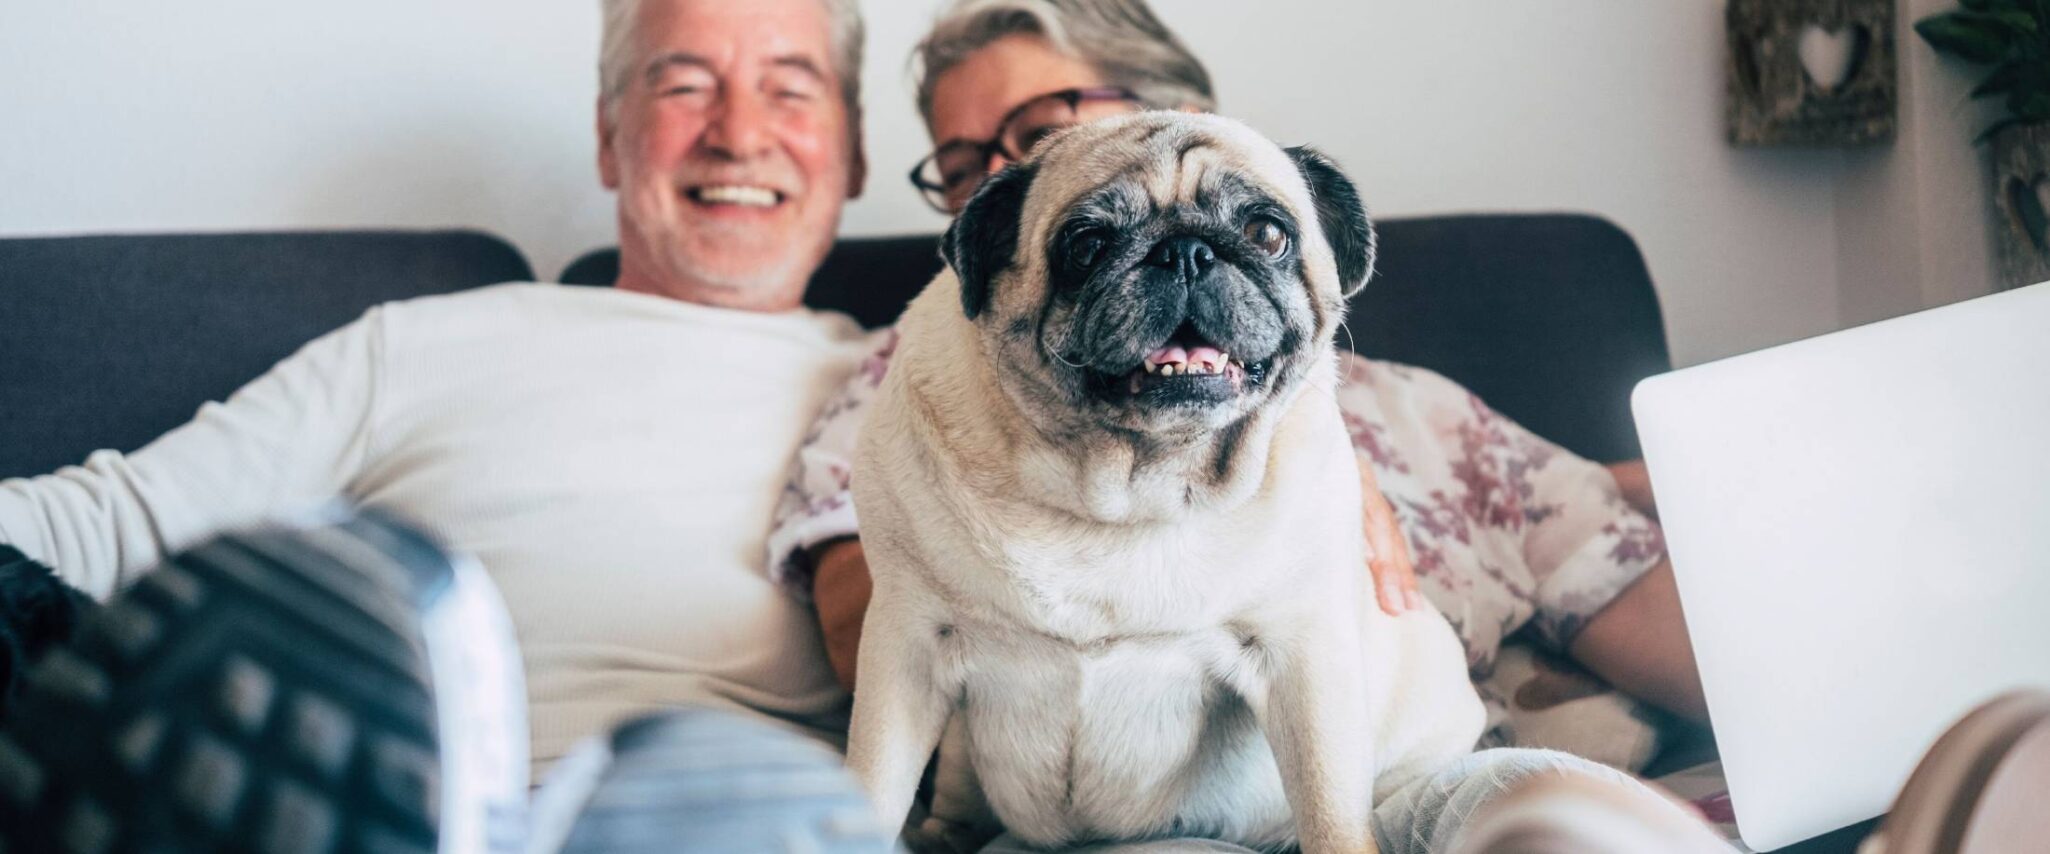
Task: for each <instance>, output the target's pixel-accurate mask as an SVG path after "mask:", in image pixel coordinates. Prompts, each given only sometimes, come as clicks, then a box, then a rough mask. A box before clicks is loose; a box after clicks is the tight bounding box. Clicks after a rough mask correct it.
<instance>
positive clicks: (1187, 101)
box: [771, 0, 1703, 817]
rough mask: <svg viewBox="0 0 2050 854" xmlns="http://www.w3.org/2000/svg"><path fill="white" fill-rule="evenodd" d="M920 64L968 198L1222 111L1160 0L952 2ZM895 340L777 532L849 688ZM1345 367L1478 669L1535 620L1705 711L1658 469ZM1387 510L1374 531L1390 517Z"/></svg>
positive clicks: (1617, 674) (931, 174)
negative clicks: (1049, 144) (1162, 122)
mask: <svg viewBox="0 0 2050 854" xmlns="http://www.w3.org/2000/svg"><path fill="white" fill-rule="evenodd" d="M916 60H917V67H918V77H919V80H918V87H917V92H918V94H917V97H918V106H919V110H920V112H921V114H922V115H923V117H924V118H925V121H926V126H927V129H928V131H929V133H930V135H931V137H932V139H933V141H934V143H935V147H934V150H933V151H932V152H931V153H930V154H928V155H926V156H925V157H924V158H923V159H922V160H920V161H919V163H918V165H917V166H916V167H915V168H914V169H913V171H912V174H911V180H912V183H913V184H914V185H915V186H916V187H917V188H918V189H919V190H920V191H921V192H922V193H924V195H925V197H926V199H927V200H928V201H929V202H930V203H931V204H932V205H933V206H934V207H935V208H937V209H939V210H941V211H943V212H948V213H952V212H954V211H957V210H958V209H959V208H960V207H961V206H962V205H963V204H965V203H966V201H967V199H968V198H969V196H970V195H972V194H973V192H974V190H975V187H976V186H977V185H978V184H979V183H980V182H981V180H982V179H983V178H984V177H986V176H987V175H989V174H991V173H992V172H994V171H995V170H997V169H999V168H1001V167H1002V166H1003V165H1004V164H1006V163H1009V162H1012V161H1014V160H1017V159H1019V158H1021V157H1022V156H1023V155H1024V153H1025V152H1026V151H1028V150H1030V148H1031V147H1032V145H1033V143H1034V142H1036V141H1037V140H1039V139H1041V138H1043V137H1045V136H1046V135H1047V134H1049V133H1052V132H1054V131H1056V130H1059V129H1061V128H1063V127H1067V126H1070V125H1073V124H1076V123H1079V122H1086V121H1089V120H1091V119H1095V118H1099V117H1103V116H1109V115H1114V114H1118V113H1123V112H1130V111H1134V110H1141V109H1149V108H1152V109H1162V108H1170V109H1188V110H1210V109H1212V108H1213V107H1214V106H1215V99H1214V97H1213V95H1212V92H1211V86H1210V79H1209V76H1208V74H1207V72H1205V70H1204V68H1203V66H1202V64H1201V63H1200V62H1199V61H1197V60H1196V58H1195V57H1194V56H1193V55H1192V54H1191V53H1190V52H1189V51H1188V49H1187V48H1186V47H1184V46H1183V45H1182V44H1181V42H1180V41H1179V40H1178V39H1177V38H1176V37H1175V36H1174V35H1173V33H1171V32H1170V31H1168V29H1167V28H1166V27H1165V26H1163V25H1162V24H1161V23H1160V21H1159V20H1158V19H1157V18H1155V17H1154V15H1153V14H1152V12H1151V11H1150V10H1149V9H1148V8H1147V7H1146V6H1145V5H1144V3H1143V2H1140V0H964V2H959V3H956V4H955V5H953V6H951V7H949V8H948V9H947V10H945V11H944V12H942V13H941V15H940V18H939V20H938V21H937V23H936V24H935V25H934V27H933V29H932V32H931V33H930V34H929V35H928V36H927V37H926V39H925V40H924V41H923V42H922V43H921V44H920V45H919V47H918V52H917V56H916ZM892 343H894V342H892ZM890 352H891V346H890V345H889V344H886V345H885V346H884V347H883V348H882V349H881V350H880V351H879V352H878V353H876V354H875V355H874V356H873V357H872V358H871V359H870V360H869V363H868V365H867V366H866V367H865V369H864V370H862V371H859V372H857V376H856V378H855V379H854V381H853V382H852V383H851V384H850V386H849V387H848V388H847V389H845V390H844V391H843V393H842V394H841V396H840V397H839V399H838V400H836V401H835V402H833V403H831V404H830V405H829V406H828V407H827V409H826V411H825V414H824V415H823V416H822V417H821V418H820V420H819V421H818V423H816V424H815V425H814V428H813V430H812V433H811V435H812V439H811V441H809V442H808V444H807V445H806V447H805V448H804V449H803V450H802V451H800V455H799V462H798V466H797V468H796V470H795V473H794V475H793V480H792V483H791V484H790V486H789V488H788V489H786V491H785V501H784V502H783V505H782V507H781V508H780V512H779V514H778V519H777V525H776V531H775V532H774V534H772V537H771V548H772V555H771V557H772V566H774V567H776V568H778V569H779V570H781V571H783V572H785V573H786V579H787V580H789V581H791V582H792V583H793V584H794V585H795V586H798V587H800V588H801V587H803V586H804V584H805V583H806V581H807V579H808V580H809V583H810V585H811V592H812V594H813V598H814V601H815V602H816V604H817V608H818V613H819V616H820V620H821V624H822V627H823V628H824V630H825V633H826V636H827V646H828V652H829V654H830V656H831V657H832V659H833V665H834V668H835V670H836V671H837V672H838V673H839V674H840V676H841V678H842V680H843V681H845V682H846V683H847V684H848V685H849V687H852V685H853V682H854V679H855V675H856V674H855V673H854V670H853V664H854V660H855V649H856V646H857V643H858V640H859V634H860V628H861V618H862V615H863V612H864V610H865V609H866V606H867V602H868V595H869V581H868V575H867V566H866V563H865V561H864V559H863V557H862V552H861V546H860V543H859V541H858V539H857V538H856V536H855V535H856V527H855V515H854V508H853V506H852V502H851V497H850V494H849V492H848V472H849V470H850V469H851V468H852V457H853V449H854V445H855V442H854V437H855V433H856V431H857V429H858V427H859V424H860V423H861V420H862V417H863V415H864V413H865V407H866V405H867V403H868V401H869V399H870V397H871V396H872V395H873V393H874V391H875V389H876V388H877V386H878V385H879V384H880V381H881V378H882V376H883V374H884V372H885V370H886V369H887V364H888V359H889V355H890ZM1342 367H1343V370H1342V376H1343V378H1344V379H1343V385H1342V386H1341V389H1340V398H1339V399H1340V404H1341V406H1342V407H1343V409H1344V411H1345V418H1346V422H1347V426H1348V428H1349V429H1350V431H1351V433H1352V436H1353V439H1354V444H1355V446H1356V447H1357V448H1358V450H1359V455H1360V463H1361V467H1362V473H1363V476H1362V482H1363V484H1365V485H1366V486H1367V487H1368V489H1369V495H1370V498H1372V497H1378V496H1375V495H1374V494H1373V490H1375V489H1376V488H1378V489H1379V490H1380V491H1381V492H1383V493H1385V494H1386V496H1387V497H1388V498H1390V499H1392V501H1391V502H1389V503H1392V505H1393V507H1394V508H1395V510H1394V513H1395V516H1396V517H1397V518H1398V520H1399V523H1400V527H1401V531H1402V533H1403V534H1404V535H1406V537H1407V540H1408V544H1409V548H1410V549H1411V550H1412V553H1413V554H1415V555H1416V556H1417V560H1416V569H1417V572H1418V575H1419V576H1420V577H1421V580H1422V586H1423V591H1424V593H1425V595H1427V596H1429V597H1430V598H1431V600H1432V601H1433V603H1434V604H1435V605H1436V606H1437V607H1438V608H1439V610H1441V611H1443V612H1444V613H1445V614H1446V615H1447V617H1448V618H1449V619H1450V620H1451V621H1452V623H1453V625H1454V627H1455V629H1457V630H1458V633H1459V635H1460V637H1461V640H1462V642H1463V643H1464V644H1465V645H1466V649H1467V653H1468V658H1469V662H1470V663H1471V665H1472V667H1473V670H1474V673H1475V674H1476V675H1477V676H1479V677H1486V676H1487V675H1489V674H1490V673H1491V671H1492V670H1493V669H1494V665H1495V661H1496V656H1497V653H1498V651H1500V649H1501V647H1502V643H1503V640H1504V638H1505V637H1506V636H1507V635H1509V634H1510V633H1512V632H1514V631H1516V630H1518V629H1519V628H1522V627H1523V626H1525V625H1526V624H1528V625H1530V626H1531V628H1532V629H1533V630H1534V633H1535V635H1536V637H1537V638H1538V639H1539V640H1540V642H1541V643H1542V644H1543V645H1544V646H1547V647H1549V648H1550V649H1551V650H1552V651H1554V652H1558V653H1564V654H1566V655H1570V656H1571V657H1572V658H1574V659H1577V660H1578V661H1579V662H1580V663H1581V664H1583V665H1585V666H1586V667H1587V668H1589V669H1591V670H1593V671H1594V672H1595V673H1597V674H1599V675H1601V676H1603V677H1605V678H1607V679H1608V680H1609V681H1611V682H1612V683H1614V684H1616V685H1618V686H1621V687H1622V688H1624V689H1625V690H1627V691H1630V692H1631V693H1633V694H1635V695H1637V696H1639V697H1642V698H1644V699H1646V700H1650V701H1652V702H1654V703H1657V704H1659V705H1661V706H1664V707H1666V708H1668V709H1670V710H1673V711H1677V712H1679V713H1681V714H1684V715H1687V716H1690V717H1694V718H1697V719H1699V718H1701V717H1702V716H1703V711H1702V701H1701V694H1700V687H1699V682H1698V679H1697V677H1696V675H1695V672H1694V663H1693V658H1692V654H1691V651H1690V649H1689V647H1688V644H1687V640H1686V631H1685V628H1684V624H1683V623H1682V621H1681V616H1680V611H1679V604H1678V599H1677V596H1676V595H1675V593H1674V588H1673V581H1672V571H1671V567H1670V565H1669V564H1668V563H1667V562H1666V559H1665V556H1664V550H1663V547H1662V542H1661V539H1660V535H1659V531H1658V528H1657V525H1656V523H1655V522H1653V521H1651V520H1650V519H1649V518H1647V516H1646V515H1645V513H1644V512H1642V511H1641V510H1640V509H1638V508H1636V507H1633V506H1632V503H1631V501H1630V500H1629V499H1626V497H1625V496H1626V489H1625V487H1624V484H1629V485H1630V486H1632V487H1636V486H1637V485H1638V484H1640V483H1641V468H1640V467H1637V466H1634V465H1625V466H1623V467H1621V468H1620V469H1617V470H1614V471H1612V470H1605V469H1604V468H1603V467H1602V466H1599V465H1596V464H1594V463H1591V462H1588V461H1586V460H1582V459H1579V458H1577V457H1574V456H1573V455H1572V454H1570V453H1568V452H1566V451H1564V450H1563V449H1561V448H1559V447H1558V446H1556V445H1553V444H1551V443H1549V442H1546V441H1545V440H1543V439H1541V438H1539V437H1537V436H1535V435H1532V434H1531V433H1529V432H1528V431H1525V430H1523V429H1522V428H1520V427H1519V426H1517V425H1516V424H1514V423H1513V422H1510V421H1509V420H1508V419H1506V418H1503V417H1501V416H1500V415H1497V414H1496V413H1494V412H1493V411H1491V410H1490V409H1488V407H1486V406H1485V405H1484V404H1482V403H1481V402H1480V401H1479V400H1478V399H1477V398H1475V397H1474V396H1473V395H1472V394H1471V393H1469V392H1467V391H1466V390H1465V389H1463V388H1461V387H1459V386H1458V385H1456V384H1454V383H1453V382H1451V381H1450V380H1447V379H1445V378H1443V377H1441V376H1438V375H1436V374H1433V373H1431V372H1430V371H1427V370H1423V369H1420V368H1412V367H1407V366H1402V365H1394V364H1389V363H1385V362H1376V361H1373V360H1369V359H1364V358H1358V357H1353V356H1350V355H1348V356H1347V357H1346V361H1345V363H1344V365H1343V366H1342ZM1619 481H1621V483H1619ZM1630 492H1631V493H1633V494H1638V495H1642V493H1643V492H1644V491H1643V490H1642V489H1639V488H1633V489H1631V490H1630ZM1642 497H1643V501H1644V503H1646V504H1648V495H1643V496H1642ZM1368 503H1369V505H1370V507H1382V508H1385V507H1387V506H1388V504H1387V503H1380V502H1375V501H1369V502H1368ZM1647 509H1648V508H1647ZM1368 515H1369V518H1368V519H1366V520H1364V521H1365V523H1366V526H1367V528H1368V530H1369V531H1370V532H1374V531H1376V530H1377V529H1379V528H1380V527H1381V526H1379V525H1377V519H1376V518H1375V513H1374V511H1372V510H1370V511H1369V514H1368ZM1377 550H1378V551H1380V552H1381V553H1382V554H1384V555H1386V554H1388V553H1389V552H1390V551H1392V550H1391V549H1389V548H1385V547H1384V548H1379V549H1377ZM1371 569H1372V570H1373V572H1374V573H1375V575H1376V579H1377V584H1376V589H1377V590H1383V591H1387V590H1391V589H1395V588H1402V587H1406V586H1408V585H1410V584H1413V583H1414V582H1413V581H1411V580H1410V579H1408V578H1407V577H1406V574H1405V571H1406V570H1407V569H1408V563H1407V561H1406V560H1400V559H1391V560H1384V561H1377V562H1376V563H1375V564H1374V565H1373V566H1372V567H1371ZM1400 598H1401V597H1397V596H1392V595H1389V594H1388V593H1383V595H1382V601H1383V604H1384V607H1388V608H1390V609H1391V610H1397V609H1399V608H1401V607H1402V605H1401V603H1400V602H1399V601H1398V600H1399V599H1400ZM1409 607H1414V604H1413V601H1412V603H1411V604H1410V605H1409ZM1524 660H1528V657H1527V656H1526V657H1525V659H1524ZM1479 687H1480V688H1481V693H1482V695H1483V697H1484V698H1485V699H1487V700H1488V701H1489V706H1490V723H1491V727H1492V728H1491V733H1490V740H1489V743H1493V744H1504V743H1509V742H1510V741H1511V738H1510V736H1511V734H1512V724H1513V720H1512V716H1511V715H1510V714H1509V713H1508V709H1507V708H1506V705H1505V704H1504V703H1502V702H1501V700H1500V695H1501V694H1502V693H1503V692H1501V691H1500V690H1499V689H1498V688H1496V687H1495V686H1491V685H1489V684H1487V683H1485V682H1484V683H1483V684H1482V685H1480V686H1479ZM1629 725H1630V726H1637V727H1641V726H1642V725H1641V724H1637V723H1635V722H1630V723H1629ZM1619 759H1620V760H1621V761H1619V762H1618V764H1627V762H1628V761H1629V760H1630V759H1641V754H1640V755H1639V756H1635V757H1619ZM1550 760H1551V757H1546V758H1545V761H1546V762H1549V761H1550ZM1540 764H1543V763H1540ZM1532 767H1533V768H1534V767H1537V766H1535V765H1534V766H1532ZM1544 767H1552V766H1551V765H1548V764H1546V765H1544ZM1587 770H1590V771H1591V772H1592V771H1593V770H1594V769H1593V768H1592V766H1590V768H1589V769H1587ZM1509 776H1512V777H1513V776H1517V774H1516V773H1511V774H1510V775H1509ZM1600 777H1601V775H1600V774H1598V773H1591V774H1590V775H1588V778H1589V779H1595V778H1600ZM1602 779H1603V780H1604V784H1603V785H1604V786H1606V783H1607V782H1613V780H1610V779H1608V778H1602ZM1617 779H1620V778H1617ZM1597 788H1602V787H1600V786H1598V787H1597ZM1625 788H1627V787H1625ZM1457 790H1458V787H1457V786H1451V787H1448V789H1447V791H1446V793H1445V794H1446V796H1447V797H1448V798H1451V799H1453V800H1455V801H1458V800H1459V799H1461V798H1465V800H1464V801H1463V802H1461V803H1460V804H1459V806H1461V807H1462V812H1461V813H1460V814H1462V815H1463V814H1465V812H1467V811H1470V810H1471V809H1472V807H1473V806H1474V805H1476V804H1478V803H1480V802H1481V801H1485V800H1489V799H1491V798H1492V797H1493V795H1494V794H1498V792H1492V791H1490V792H1473V791H1466V792H1459V791H1457ZM1606 790H1607V791H1611V792H1612V793H1613V792H1614V791H1617V789H1616V788H1608V789H1606ZM1625 800H1628V799H1627V798H1626V799H1625ZM1437 806H1450V805H1447V804H1439V805H1437ZM1418 809H1422V810H1425V811H1426V812H1435V810H1431V809H1429V805H1425V806H1420V807H1418ZM1384 817H1385V816H1384Z"/></svg>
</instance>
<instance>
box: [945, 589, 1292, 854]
mask: <svg viewBox="0 0 2050 854" xmlns="http://www.w3.org/2000/svg"><path fill="white" fill-rule="evenodd" d="M953 640H954V641H955V643H954V644H953V646H954V650H953V652H954V654H953V655H951V656H949V658H950V659H951V660H952V662H953V663H954V664H955V665H956V666H958V667H960V668H961V670H960V675H961V678H962V683H961V684H962V687H963V689H964V690H963V693H962V707H961V708H960V709H959V711H958V714H961V715H963V716H965V722H966V724H967V731H968V736H969V744H970V748H969V749H970V754H971V757H972V762H973V764H974V766H975V772H976V775H977V777H978V779H979V781H980V782H981V784H982V788H983V792H984V794H985V795H986V796H987V798H988V800H989V802H990V804H991V806H992V807H994V808H995V809H996V812H997V814H998V815H999V816H1001V817H1002V818H1003V819H1004V822H1005V824H1006V826H1007V827H1009V828H1010V829H1011V831H1012V832H1014V833H1016V834H1018V835H1019V836H1021V837H1023V838H1025V839H1027V840H1028V841H1033V842H1036V843H1040V844H1047V845H1056V844H1068V843H1072V842H1078V841H1082V840H1087V839H1097V838H1111V839H1129V838H1138V837H1145V836H1152V835H1157V834H1160V833H1162V832H1165V831H1169V830H1173V831H1176V832H1183V833H1195V834H1199V835H1205V836H1213V837H1222V838H1236V839H1242V840H1246V841H1256V840H1263V839H1273V840H1281V839H1285V838H1286V837H1287V836H1288V834H1289V832H1290V830H1289V828H1290V825H1289V811H1288V805H1287V801H1286V800H1285V797H1284V795H1283V793H1282V789H1281V782H1280V777H1279V774H1278V772H1276V770H1275V768H1274V764H1273V759H1272V756H1271V754H1270V753H1269V752H1268V750H1267V747H1266V742H1265V740H1264V738H1263V737H1262V734H1261V732H1260V731H1259V729H1258V727H1257V726H1256V725H1255V722H1254V720H1253V718H1252V715H1251V713H1250V711H1249V710H1248V709H1247V708H1246V706H1245V705H1244V703H1243V702H1242V701H1241V700H1240V699H1239V698H1238V697H1237V696H1236V695H1234V694H1233V693H1231V692H1230V691H1228V690H1226V689H1225V688H1224V686H1223V685H1222V684H1221V682H1220V681H1219V680H1218V679H1217V678H1216V674H1217V673H1218V672H1219V669H1220V668H1224V667H1232V666H1238V664H1237V657H1238V656H1239V655H1241V653H1242V651H1241V648H1240V646H1239V640H1238V638H1236V637H1235V636H1234V635H1233V634H1232V632H1230V631H1229V630H1227V629H1225V628H1223V627H1219V628H1217V629H1215V630H1212V631H1194V632H1185V633H1174V634H1166V633H1163V634H1158V635H1140V636H1130V637H1113V638H1107V639H1104V640H1101V641H1098V642H1094V643H1074V642H1070V641H1067V640H1061V639H1056V638H1052V637H1047V636H1045V635H1039V634H1034V633H1026V632H1022V631H1016V630H1004V629H994V628H990V629H983V630H981V631H978V630H977V629H975V628H973V627H967V626H964V627H962V628H961V629H959V630H957V634H956V636H955V637H954V638H953Z"/></svg>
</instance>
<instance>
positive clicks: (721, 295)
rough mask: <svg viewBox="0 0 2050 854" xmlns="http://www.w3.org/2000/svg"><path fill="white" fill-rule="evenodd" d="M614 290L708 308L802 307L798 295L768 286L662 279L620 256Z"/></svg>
mask: <svg viewBox="0 0 2050 854" xmlns="http://www.w3.org/2000/svg"><path fill="white" fill-rule="evenodd" d="M612 287H613V288H614V289H615V290H622V291H630V292H633V293H642V294H648V295H650V296H658V297H664V298H667V299H673V300H677V301H680V302H687V303H692V304H695V305H703V306H710V307H712V308H726V309H733V310H735V311H759V312H764V313H770V314H780V313H782V312H786V311H795V310H797V309H799V308H802V307H803V305H804V303H803V299H802V297H801V296H798V295H793V294H789V293H787V289H786V290H784V291H777V292H771V291H770V290H769V289H764V290H756V289H750V288H734V287H725V286H720V285H715V284H709V283H705V282H695V281H685V280H681V279H676V278H662V277H657V276H652V275H648V274H647V273H645V272H643V271H641V270H638V269H636V267H635V265H630V264H628V263H626V262H625V260H624V259H621V263H620V268H619V278H618V280H616V281H615V282H613V285H612Z"/></svg>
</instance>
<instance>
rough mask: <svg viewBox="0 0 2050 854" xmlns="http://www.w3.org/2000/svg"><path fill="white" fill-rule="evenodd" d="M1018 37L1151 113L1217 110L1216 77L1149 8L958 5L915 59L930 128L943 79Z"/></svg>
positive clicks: (1049, 2) (1138, 2)
mask: <svg viewBox="0 0 2050 854" xmlns="http://www.w3.org/2000/svg"><path fill="white" fill-rule="evenodd" d="M1020 33H1029V34H1032V35H1037V36H1041V37H1043V38H1045V39H1046V40H1047V41H1048V42H1050V43H1051V44H1052V45H1053V47H1054V49H1055V50H1058V51H1060V52H1062V53H1064V54H1067V55H1069V56H1072V57H1075V58H1076V59H1080V60H1082V61H1083V62H1086V63H1089V65H1090V66H1092V67H1094V68H1095V69H1096V70H1097V72H1098V73H1100V74H1102V75H1103V78H1104V81H1105V82H1107V83H1109V84H1111V85H1115V86H1123V87H1125V88H1127V89H1130V90H1132V93H1133V94H1135V95H1138V96H1139V98H1140V99H1141V100H1143V101H1145V102H1146V103H1147V104H1148V105H1149V106H1153V107H1159V108H1163V109H1172V108H1177V107H1195V108H1197V109H1200V110H1214V109H1216V108H1217V96H1216V94H1215V93H1214V92H1213V91H1212V90H1211V88H1210V72H1208V71H1205V70H1204V69H1203V63H1202V62H1201V61H1199V60H1197V59H1196V55H1195V54H1193V53H1190V52H1189V49H1188V47H1187V46H1185V45H1183V44H1182V41H1181V39H1178V38H1176V37H1175V34H1174V32H1173V31H1171V30H1169V29H1168V28H1167V25H1166V24H1162V23H1161V22H1160V19H1159V18H1157V17H1154V15H1153V10H1152V9H1150V8H1147V6H1146V2H1145V0H957V2H956V3H954V5H953V6H951V7H949V8H948V9H947V10H946V11H944V12H941V13H940V16H939V20H936V21H934V22H933V26H932V32H930V33H928V34H927V35H926V37H925V40H924V41H921V42H919V43H918V49H917V50H916V51H915V52H914V53H913V57H912V61H913V63H914V69H913V74H914V76H915V77H916V78H917V80H918V113H919V115H921V116H924V117H925V120H926V122H927V123H930V122H931V121H932V93H933V86H934V83H935V81H937V80H939V78H940V75H942V74H945V73H947V70H948V69H951V68H953V67H954V66H956V65H959V64H961V62H962V61H963V60H966V59H967V58H968V56H969V55H970V54H973V53H975V52H976V51H978V50H981V49H983V48H984V47H987V46H989V44H990V43H991V42H994V41H997V40H998V39H1001V38H1004V37H1005V36H1012V35H1018V34H1020Z"/></svg>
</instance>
